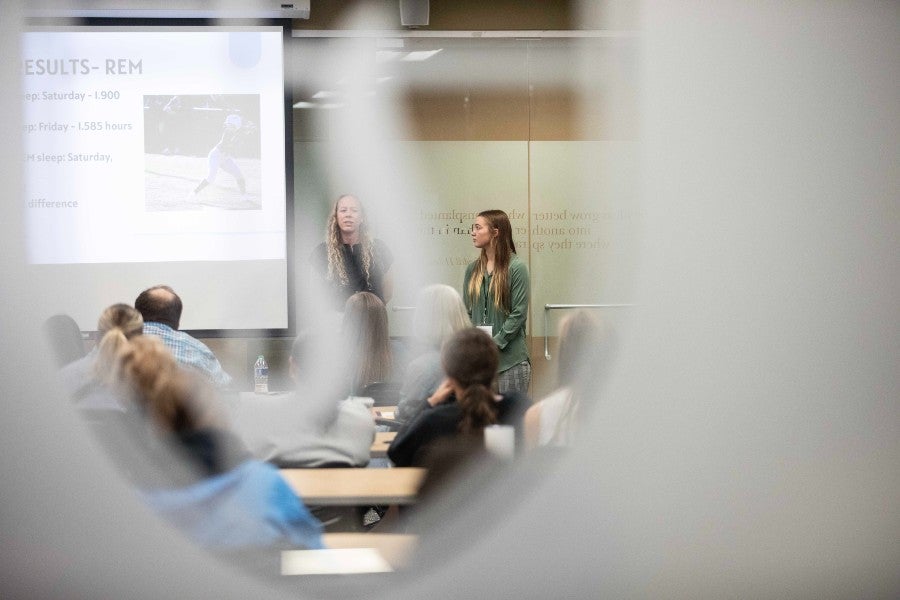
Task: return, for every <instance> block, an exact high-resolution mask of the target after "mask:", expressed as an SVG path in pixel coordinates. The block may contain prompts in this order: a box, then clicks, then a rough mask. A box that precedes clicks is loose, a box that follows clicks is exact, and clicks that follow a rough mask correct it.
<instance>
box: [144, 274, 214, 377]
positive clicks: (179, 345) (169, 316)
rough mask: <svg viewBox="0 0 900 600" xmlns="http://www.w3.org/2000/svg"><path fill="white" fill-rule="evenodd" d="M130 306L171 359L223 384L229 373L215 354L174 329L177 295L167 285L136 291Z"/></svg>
mask: <svg viewBox="0 0 900 600" xmlns="http://www.w3.org/2000/svg"><path fill="white" fill-rule="evenodd" d="M134 307H135V308H136V309H137V310H138V311H139V312H140V313H141V315H142V316H143V317H144V334H145V335H154V336H156V337H158V338H160V339H161V340H162V341H163V343H164V344H165V345H166V346H167V347H168V348H169V350H170V351H171V352H172V354H174V355H175V360H177V361H178V362H179V363H181V364H183V365H187V366H189V367H191V368H193V369H196V370H197V371H199V372H200V373H203V374H204V375H205V376H206V377H207V378H209V380H210V381H212V382H213V383H214V384H216V385H217V386H219V387H222V388H224V387H227V386H228V385H229V384H230V383H231V376H230V375H229V374H228V373H226V372H225V370H224V369H222V365H220V364H219V360H218V359H217V358H216V355H215V354H213V353H212V350H210V349H209V348H207V347H206V345H205V344H203V342H201V341H199V340H196V339H194V338H192V337H191V336H189V335H188V334H186V333H184V332H182V331H178V325H179V323H180V322H181V309H182V304H181V298H179V297H178V294H176V293H175V291H174V290H173V289H172V288H170V287H169V286H167V285H157V286H154V287H151V288H148V289H146V290H144V291H143V292H141V293H140V295H139V296H138V297H137V300H135V301H134Z"/></svg>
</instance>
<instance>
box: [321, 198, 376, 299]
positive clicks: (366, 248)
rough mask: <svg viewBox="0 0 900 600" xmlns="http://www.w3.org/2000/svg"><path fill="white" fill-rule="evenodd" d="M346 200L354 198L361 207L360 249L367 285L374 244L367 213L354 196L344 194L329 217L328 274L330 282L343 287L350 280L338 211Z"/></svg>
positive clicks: (327, 234) (327, 243)
mask: <svg viewBox="0 0 900 600" xmlns="http://www.w3.org/2000/svg"><path fill="white" fill-rule="evenodd" d="M344 198H353V199H354V200H356V203H357V204H358V205H359V211H360V215H361V217H362V218H361V220H360V224H359V247H360V259H361V261H360V262H361V264H362V268H363V274H364V275H365V277H366V283H369V277H370V274H371V272H372V263H373V260H374V259H373V257H374V243H373V242H372V238H370V237H369V227H368V225H367V223H366V219H365V218H364V217H365V212H364V209H363V205H362V203H361V202H360V201H359V198H357V197H356V196H354V195H353V194H342V195H340V196H338V199H337V200H335V201H334V206H333V207H332V209H331V215H330V216H329V217H328V225H327V226H326V228H325V249H326V250H327V254H328V274H327V278H328V280H329V281H337V282H339V283H340V284H341V285H347V284H348V283H349V282H350V278H349V276H348V275H347V265H345V264H344V255H343V253H342V251H341V248H342V247H343V245H344V242H343V240H342V239H341V227H340V225H339V223H338V217H337V211H338V205H339V204H340V203H341V200H343V199H344Z"/></svg>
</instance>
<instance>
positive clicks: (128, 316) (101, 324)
mask: <svg viewBox="0 0 900 600" xmlns="http://www.w3.org/2000/svg"><path fill="white" fill-rule="evenodd" d="M143 331H144V319H143V317H141V313H139V312H138V311H137V310H135V309H134V308H132V307H130V306H128V305H127V304H121V303H120V304H113V305H112V306H109V307H107V308H106V309H105V310H104V311H103V312H102V313H101V314H100V318H99V319H98V320H97V332H98V333H99V334H100V335H101V338H100V341H99V342H98V344H97V360H96V361H95V362H94V377H95V378H97V379H99V380H103V381H105V382H106V383H110V382H111V381H110V376H111V374H112V371H113V365H114V364H115V362H116V360H118V355H119V353H121V352H122V350H123V348H124V347H125V346H126V345H127V344H128V341H129V340H131V339H132V338H134V337H135V336H139V335H140V334H141V333H143Z"/></svg>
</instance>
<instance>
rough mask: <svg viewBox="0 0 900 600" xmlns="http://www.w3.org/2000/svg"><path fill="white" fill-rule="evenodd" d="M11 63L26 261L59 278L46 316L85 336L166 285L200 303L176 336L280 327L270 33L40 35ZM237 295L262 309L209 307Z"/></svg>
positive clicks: (280, 58) (279, 169) (276, 98)
mask: <svg viewBox="0 0 900 600" xmlns="http://www.w3.org/2000/svg"><path fill="white" fill-rule="evenodd" d="M22 54H23V58H22V82H23V90H22V93H23V103H24V125H23V136H24V149H25V152H24V166H25V174H26V190H25V193H26V196H25V231H26V233H27V240H28V241H27V255H28V260H29V262H30V263H31V264H33V265H47V266H50V265H53V266H54V267H53V268H46V269H43V270H42V269H40V268H38V269H35V273H36V274H37V275H38V276H40V275H41V273H42V272H44V273H46V274H47V275H50V276H52V277H54V278H56V277H59V275H60V273H61V272H65V273H69V275H68V276H66V275H63V277H64V279H66V280H67V281H70V282H71V284H72V285H73V287H74V289H73V290H72V291H73V293H72V296H71V299H70V303H71V305H72V306H71V308H68V309H66V307H60V309H57V310H65V311H66V312H70V313H75V314H78V315H80V316H81V317H82V318H78V317H76V319H77V320H79V324H80V325H81V326H82V327H83V328H86V329H91V328H92V327H91V325H92V321H94V320H95V319H96V316H97V315H98V314H99V312H100V311H101V310H102V309H103V307H104V306H106V305H108V304H109V303H111V302H113V301H120V300H122V299H123V298H125V299H133V297H134V296H136V295H137V293H138V292H139V291H140V289H143V288H145V287H149V286H150V285H153V284H157V283H169V284H170V285H173V287H176V286H177V285H180V287H176V291H179V293H182V289H184V290H185V292H186V293H188V294H189V295H190V296H191V300H192V302H194V303H200V305H201V306H203V310H202V311H198V315H197V317H196V318H195V319H194V321H193V322H192V323H191V322H189V323H185V324H183V326H184V327H185V328H195V329H258V328H259V329H272V328H275V329H278V328H286V327H287V326H288V323H287V312H288V310H287V303H288V298H287V294H286V293H285V292H286V290H287V285H286V278H287V272H288V267H287V252H286V226H287V219H286V214H287V211H286V198H287V190H286V177H285V168H286V167H285V147H286V145H285V140H286V137H285V136H286V128H285V105H284V102H285V94H284V49H283V30H282V28H281V27H252V28H251V27H240V28H238V27H194V26H191V27H177V26H171V27H141V28H136V27H108V26H104V27H82V28H77V29H67V30H63V29H61V28H44V29H40V30H33V31H29V32H27V33H24V34H23V37H22ZM248 261H249V263H248ZM272 261H275V263H274V264H271V263H272ZM255 262H258V263H260V270H259V271H260V272H265V279H262V278H260V279H257V278H253V277H252V275H253V273H254V272H256V271H257V270H256V269H254V268H253V263H255ZM170 263H171V264H170ZM175 263H178V264H177V266H175V265H174V264H175ZM167 265H168V266H167ZM229 265H233V269H231V268H230V267H229ZM92 266H95V267H92ZM61 269H62V271H61ZM273 272H274V273H276V276H275V277H272V273H273ZM169 273H171V275H172V277H175V278H176V279H177V281H169V280H168V278H167V276H166V275H167V274H169ZM248 275H249V276H250V277H251V280H250V281H248V280H247V279H246V278H247V276H248ZM109 277H112V280H111V281H109V280H107V278H109ZM151 277H153V279H151ZM223 278H224V279H223ZM223 281H224V282H225V283H224V284H223ZM135 286H136V288H135ZM207 286H208V287H207ZM231 288H233V291H232V290H231ZM111 290H112V291H115V292H116V294H117V296H116V297H115V298H110V297H107V296H109V295H110V294H108V292H110V291H111ZM248 290H252V293H253V295H254V297H255V298H257V299H258V298H259V297H264V298H266V302H265V303H264V304H265V306H264V307H263V308H261V309H259V310H252V311H249V312H250V313H251V314H244V315H242V314H237V308H235V309H234V311H235V312H234V314H229V311H228V309H227V308H225V309H223V308H222V307H219V306H211V305H210V303H211V302H214V301H216V302H221V301H222V300H223V296H221V295H216V297H215V298H210V297H208V296H211V294H209V293H208V292H209V291H217V292H219V293H221V292H225V293H226V294H234V295H235V297H237V298H240V297H242V296H241V295H242V294H248V293H249V292H248ZM101 291H102V292H105V293H106V295H103V296H101V295H100V292H101ZM275 294H281V296H279V297H276V296H275ZM182 295H183V294H182ZM225 297H228V296H225ZM257 303H258V304H262V303H259V302H257ZM246 304H247V303H245V302H240V301H238V302H234V303H233V305H234V306H235V307H243V308H246V306H245V305H246ZM185 306H186V312H187V306H188V299H187V298H185ZM201 312H202V314H203V315H204V316H203V317H200V316H199V315H200V313H201ZM210 315H216V316H215V317H210ZM85 319H87V321H88V322H87V323H83V322H82V321H83V320H85Z"/></svg>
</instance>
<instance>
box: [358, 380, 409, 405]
mask: <svg viewBox="0 0 900 600" xmlns="http://www.w3.org/2000/svg"><path fill="white" fill-rule="evenodd" d="M359 395H360V396H363V397H365V398H372V399H373V400H374V401H375V404H374V406H397V404H398V403H399V402H400V383H399V382H395V381H376V382H374V383H370V384H369V385H367V386H366V387H364V388H363V390H362V392H361V393H360V394H359Z"/></svg>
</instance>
